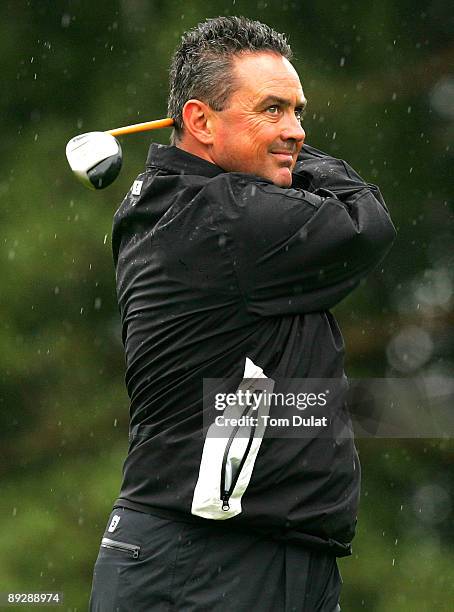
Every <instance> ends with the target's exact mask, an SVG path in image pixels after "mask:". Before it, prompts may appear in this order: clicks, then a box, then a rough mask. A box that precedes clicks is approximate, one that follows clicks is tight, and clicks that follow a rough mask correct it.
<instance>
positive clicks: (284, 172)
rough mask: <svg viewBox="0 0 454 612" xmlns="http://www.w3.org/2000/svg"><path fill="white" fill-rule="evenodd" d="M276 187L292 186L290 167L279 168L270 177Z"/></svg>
mask: <svg viewBox="0 0 454 612" xmlns="http://www.w3.org/2000/svg"><path fill="white" fill-rule="evenodd" d="M271 180H272V181H273V183H274V184H275V185H277V186H278V187H283V188H288V187H291V186H292V170H291V168H280V169H279V170H278V171H277V172H276V173H275V176H274V177H273V178H272V179H271Z"/></svg>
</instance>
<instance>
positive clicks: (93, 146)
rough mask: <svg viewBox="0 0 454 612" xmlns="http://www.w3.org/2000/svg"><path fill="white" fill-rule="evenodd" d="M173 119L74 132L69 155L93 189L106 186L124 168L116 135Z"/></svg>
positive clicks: (167, 123)
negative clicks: (75, 133) (104, 130)
mask: <svg viewBox="0 0 454 612" xmlns="http://www.w3.org/2000/svg"><path fill="white" fill-rule="evenodd" d="M172 125H173V119H170V118H167V119H157V120H156V121H146V122H145V123H136V124H135V125H127V126H125V127H120V128H115V129H113V130H108V131H106V132H87V133H86V134H80V135H79V136H74V138H71V140H70V141H69V142H68V144H67V145H66V158H67V160H68V163H69V165H70V168H71V170H72V171H73V172H74V174H75V175H76V176H77V178H78V179H79V180H80V181H81V182H82V183H83V184H84V185H85V186H86V187H89V188H90V189H104V187H107V186H108V185H110V184H111V183H113V181H114V180H115V179H116V178H117V176H118V174H119V173H120V170H121V164H122V152H121V147H120V143H119V142H118V140H117V139H116V138H115V136H123V135H124V134H134V133H135V132H146V131H147V130H157V129H159V128H163V127H171V126H172Z"/></svg>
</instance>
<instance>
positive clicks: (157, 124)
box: [107, 118, 173, 136]
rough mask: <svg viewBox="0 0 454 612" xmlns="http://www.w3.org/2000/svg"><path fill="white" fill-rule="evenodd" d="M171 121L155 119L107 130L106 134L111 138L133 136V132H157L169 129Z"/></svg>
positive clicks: (168, 119)
mask: <svg viewBox="0 0 454 612" xmlns="http://www.w3.org/2000/svg"><path fill="white" fill-rule="evenodd" d="M172 125H173V119H170V118H167V119H156V120H155V121H145V123H136V124H135V125H126V126H125V127H120V128H115V129H113V130H107V134H111V135H112V136H122V135H123V134H134V132H146V131H147V130H157V129H159V128H164V127H171V126H172Z"/></svg>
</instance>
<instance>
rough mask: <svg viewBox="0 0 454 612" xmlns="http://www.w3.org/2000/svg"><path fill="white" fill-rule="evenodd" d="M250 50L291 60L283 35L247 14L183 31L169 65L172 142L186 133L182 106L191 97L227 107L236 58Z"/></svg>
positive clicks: (211, 21)
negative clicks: (265, 52)
mask: <svg viewBox="0 0 454 612" xmlns="http://www.w3.org/2000/svg"><path fill="white" fill-rule="evenodd" d="M247 51H251V52H260V51H271V52H273V53H278V54H279V55H282V56H283V57H285V58H287V59H288V60H291V59H292V50H291V49H290V46H289V44H288V43H287V40H286V38H285V36H284V35H283V34H279V33H278V32H276V31H275V30H273V29H272V28H270V27H269V26H267V25H266V24H264V23H260V21H252V20H251V19H247V18H246V17H215V18H214V19H207V20H206V21H204V22H202V23H199V24H198V25H196V26H195V27H194V28H192V29H191V30H188V31H187V32H185V33H184V34H183V36H182V38H181V43H180V45H179V46H178V48H177V49H176V51H175V53H174V55H173V57H172V63H171V65H170V78H169V99H168V107H167V108H168V116H169V117H172V118H173V120H174V130H173V132H172V136H171V142H172V144H175V142H176V141H178V140H179V139H180V138H181V136H182V134H183V128H184V126H183V106H184V105H185V103H186V102H187V101H188V100H191V99H193V98H195V99H197V100H201V101H202V102H205V104H208V106H210V107H211V108H212V109H213V110H215V111H221V110H224V108H225V107H226V104H227V102H228V100H229V98H230V95H231V94H232V93H233V92H234V91H235V88H236V82H235V75H234V72H233V69H232V68H233V58H234V56H236V55H239V54H241V53H244V52H247Z"/></svg>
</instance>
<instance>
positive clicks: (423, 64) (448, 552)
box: [0, 0, 454, 612]
mask: <svg viewBox="0 0 454 612" xmlns="http://www.w3.org/2000/svg"><path fill="white" fill-rule="evenodd" d="M227 14H237V15H240V14H243V15H246V16H249V17H253V18H257V19H260V20H262V21H265V22H266V23H268V24H270V25H271V26H273V27H274V28H276V29H277V30H280V31H283V32H285V33H286V34H287V35H288V38H289V41H290V43H291V45H292V47H293V50H294V53H295V56H296V59H295V61H294V64H295V66H296V67H297V69H298V71H299V74H300V76H301V80H302V83H303V88H304V90H305V94H306V97H307V98H308V100H309V107H308V114H307V119H306V121H305V129H306V131H307V142H308V143H310V144H312V145H314V146H316V147H318V148H321V149H323V150H326V151H328V152H330V153H331V154H333V155H335V156H338V157H342V158H343V159H346V160H348V161H349V162H350V163H351V164H352V165H353V167H354V168H356V169H357V170H358V171H359V172H360V173H361V174H362V176H363V177H364V178H365V179H366V180H368V181H370V182H374V183H377V184H378V185H379V186H380V188H381V190H382V192H383V194H384V197H385V199H386V201H387V203H388V206H389V208H390V210H391V212H392V216H393V219H394V221H395V224H396V226H397V228H398V230H399V235H398V239H397V242H396V244H395V246H394V248H393V250H392V252H391V253H390V254H389V255H388V257H387V258H386V260H385V262H384V263H383V265H381V266H380V267H379V268H378V269H377V270H376V271H375V272H374V273H373V274H372V275H371V276H370V278H369V279H368V280H367V282H366V283H365V284H364V286H362V287H361V288H359V289H358V290H357V291H356V292H355V293H354V294H352V295H351V296H350V297H349V298H347V299H346V300H345V301H344V303H342V304H341V305H340V306H339V307H337V308H336V309H335V312H336V315H337V317H338V320H339V322H340V325H341V327H342V329H343V332H344V335H345V340H346V345H347V372H348V374H349V375H350V376H356V377H360V376H370V377H373V376H375V377H381V376H407V375H410V376H419V375H422V374H433V375H436V376H440V377H445V378H446V377H451V380H452V373H453V363H454V333H453V320H454V316H453V312H452V304H453V291H454V269H453V268H454V267H453V250H452V245H453V231H452V230H453V207H452V186H453V182H452V176H453V172H452V165H453V149H452V140H453V136H454V69H453V67H454V43H453V38H452V31H453V30H452V27H453V11H452V6H451V3H449V2H447V0H446V1H442V0H432V1H429V0H426V1H422V0H398V1H396V0H381V1H380V2H378V1H377V2H375V1H371V2H348V1H345V2H343V1H342V0H340V2H336V3H327V2H321V1H318V0H313V1H311V2H308V1H307V2H305V1H300V2H290V1H288V0H281V1H275V0H273V1H265V0H259V1H258V2H256V1H255V0H254V1H252V0H250V1H246V0H236V1H235V0H233V1H232V0H225V1H219V0H215V1H210V2H206V0H205V1H202V0H194V1H192V2H190V3H188V2H180V3H179V2H175V1H173V0H167V1H165V2H164V1H163V0H153V1H146V0H109V2H107V1H105V0H98V1H97V2H88V1H85V2H82V1H80V2H78V1H76V0H74V1H70V0H63V1H61V2H48V1H37V2H24V1H19V2H13V1H4V2H2V3H1V5H0V15H1V21H0V32H1V34H0V57H1V66H2V94H1V98H0V104H1V116H2V135H1V139H0V157H1V173H0V198H1V199H0V204H1V205H0V220H1V225H2V228H3V229H2V238H1V250H0V271H1V278H2V292H1V300H0V314H1V318H0V363H1V366H0V377H1V378H0V406H1V411H0V441H1V462H0V472H1V496H0V499H1V501H0V516H1V526H2V528H1V530H0V551H1V561H0V591H6V590H15V591H49V590H53V591H64V594H65V604H64V606H63V609H65V610H68V611H70V610H71V611H76V610H85V609H86V608H87V602H88V597H89V592H90V586H91V576H92V569H93V564H94V561H95V558H96V555H97V551H98V546H99V540H100V537H101V535H102V531H103V529H104V526H105V522H106V521H107V517H108V514H109V512H110V510H111V507H112V502H113V500H114V499H115V497H116V495H117V493H118V490H119V486H120V479H121V468H122V462H123V459H124V456H125V452H126V449H127V436H128V398H127V396H126V392H125V389H124V383H123V375H124V361H123V351H122V345H121V337H120V327H119V316H118V311H117V306H116V300H115V284H114V270H113V264H112V258H111V250H110V248H111V244H110V232H111V222H112V216H113V213H114V211H115V210H116V207H117V206H118V205H119V203H120V201H121V199H122V198H123V195H124V194H125V193H126V191H127V190H128V189H129V186H130V184H131V182H132V181H133V180H134V178H135V176H136V174H138V173H139V172H140V171H141V169H142V167H143V164H144V161H145V157H146V153H147V148H148V143H149V140H150V135H149V134H148V135H147V134H141V135H136V136H127V137H124V138H123V139H122V147H123V152H124V166H123V170H122V172H121V175H120V177H119V178H118V179H117V180H116V182H115V183H114V184H113V185H112V186H110V187H109V188H108V189H106V190H105V191H101V192H90V191H88V190H86V189H85V188H84V187H83V186H82V185H81V184H79V183H78V182H77V181H76V180H75V178H74V177H73V175H72V174H71V172H70V170H69V168H68V167H67V163H66V158H65V155H64V149H65V145H66V142H67V141H68V140H69V138H71V137H72V136H74V135H75V134H78V133H81V132H86V131H91V130H105V129H109V128H113V127H117V126H121V125H127V124H129V123H136V122H140V121H145V120H149V119H155V118H160V117H164V116H165V115H166V96H167V70H168V64H169V59H170V55H171V53H172V50H173V49H174V47H175V46H176V44H177V43H178V41H179V37H180V36H181V34H182V32H183V31H184V30H185V29H187V28H189V27H191V26H193V25H195V24H196V23H197V22H198V21H201V20H203V19H205V18H206V17H213V16H217V15H227ZM168 136H169V131H165V130H164V131H161V132H160V133H159V134H154V135H153V138H154V139H156V140H158V141H159V142H163V143H166V142H167V141H168ZM358 447H359V452H360V457H361V461H362V467H363V493H362V503H361V509H360V516H359V526H358V534H357V537H356V539H355V542H354V552H353V556H352V557H350V558H347V559H342V560H340V562H339V565H340V568H341V572H342V575H343V578H344V588H343V593H342V599H341V603H342V609H343V610H345V612H356V611H360V610H367V611H369V612H372V611H374V612H375V611H377V612H391V611H392V612H404V611H407V610H408V611H410V610H411V611H426V610H427V611H433V610H437V611H444V610H453V609H454V604H453V602H454V580H453V576H454V546H453V545H454V528H453V525H454V522H453V505H454V479H453V466H454V452H453V451H454V444H453V442H452V440H451V439H431V440H426V439H416V440H415V439H413V440H410V439H393V440H384V439H382V440H358ZM22 609H24V608H22ZM59 609H61V608H59ZM232 609H234V607H232Z"/></svg>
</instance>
